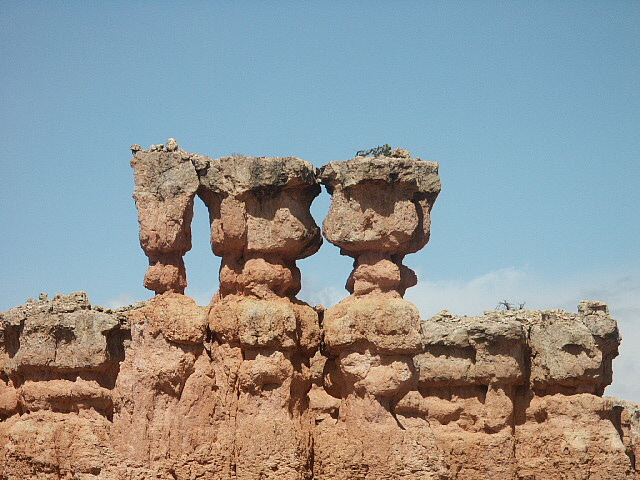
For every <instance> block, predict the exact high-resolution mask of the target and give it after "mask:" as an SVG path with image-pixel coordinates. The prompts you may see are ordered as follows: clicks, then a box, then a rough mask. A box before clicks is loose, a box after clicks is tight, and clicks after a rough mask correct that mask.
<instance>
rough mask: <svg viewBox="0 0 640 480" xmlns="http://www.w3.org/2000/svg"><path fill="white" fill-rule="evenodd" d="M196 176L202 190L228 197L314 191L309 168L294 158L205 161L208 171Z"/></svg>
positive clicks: (312, 169) (239, 157) (312, 171)
mask: <svg viewBox="0 0 640 480" xmlns="http://www.w3.org/2000/svg"><path fill="white" fill-rule="evenodd" d="M198 173H199V175H200V183H201V184H202V186H203V187H205V188H206V189H208V190H210V191H212V192H215V193H226V194H228V195H240V194H242V193H245V192H249V191H253V192H256V191H260V190H262V191H264V192H265V193H267V192H270V191H276V192H277V191H279V190H281V189H284V188H286V187H296V186H304V185H308V186H312V187H314V189H316V177H315V170H314V167H313V165H312V164H311V163H309V162H307V161H305V160H302V159H300V158H297V157H273V158H269V157H246V156H244V155H235V156H232V157H222V158H216V159H211V160H209V165H208V167H207V168H206V169H205V170H201V171H199V172H198ZM317 190H318V192H319V191H320V188H319V186H317Z"/></svg>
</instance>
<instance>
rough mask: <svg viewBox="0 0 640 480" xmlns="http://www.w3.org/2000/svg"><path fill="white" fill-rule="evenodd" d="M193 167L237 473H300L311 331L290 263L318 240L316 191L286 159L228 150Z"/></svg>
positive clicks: (308, 174) (313, 318)
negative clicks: (214, 280)
mask: <svg viewBox="0 0 640 480" xmlns="http://www.w3.org/2000/svg"><path fill="white" fill-rule="evenodd" d="M199 173H200V175H201V184H202V188H201V190H200V193H199V194H200V196H201V197H202V199H203V200H204V202H205V203H206V205H207V207H208V209H209V215H210V221H211V245H212V249H213V252H214V253H215V254H216V255H219V256H221V257H222V264H221V268H220V290H219V292H218V293H217V294H216V296H215V297H214V299H213V301H212V303H211V306H210V311H209V327H210V329H211V332H212V333H213V335H214V336H215V340H216V342H217V343H216V345H217V346H216V347H215V348H216V349H217V350H218V352H224V353H223V354H221V355H220V356H221V357H224V358H225V360H224V361H225V363H226V364H227V365H228V366H229V368H228V370H229V372H230V373H229V376H228V381H229V382H231V383H233V384H234V385H235V389H236V391H237V397H235V398H234V399H232V401H235V402H237V405H236V412H237V413H236V417H235V419H233V423H234V425H232V427H233V429H234V445H233V447H232V448H233V449H234V451H235V466H234V469H235V472H236V475H237V478H278V479H302V478H308V472H309V471H310V469H311V461H312V459H311V427H312V425H311V421H310V417H309V414H308V408H307V392H308V390H309V388H310V373H309V358H310V357H311V356H312V355H313V353H314V351H315V350H316V349H317V347H318V345H319V341H320V329H319V321H318V314H317V313H316V311H315V310H314V309H312V308H311V307H309V306H308V305H306V304H304V303H303V302H300V301H298V300H296V298H295V295H296V294H297V293H298V291H299V290H300V272H299V270H298V268H297V267H296V264H295V262H296V260H297V259H300V258H304V257H306V256H309V255H311V254H313V253H315V252H316V251H317V249H318V248H319V247H320V244H321V241H322V240H321V237H320V231H319V228H318V227H317V225H316V224H315V222H314V220H313V218H312V217H311V214H310V212H309V207H310V205H311V202H312V201H313V199H314V198H315V196H316V195H317V194H318V193H319V191H320V186H319V185H318V184H317V183H316V179H315V175H314V169H313V167H312V165H311V164H310V163H308V162H304V161H302V160H300V159H298V158H293V157H288V158H265V157H260V158H252V157H241V156H236V157H226V158H220V159H215V160H211V161H210V162H209V165H208V166H207V168H205V169H203V170H200V171H199Z"/></svg>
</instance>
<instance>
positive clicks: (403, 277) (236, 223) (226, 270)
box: [0, 139, 640, 480]
mask: <svg viewBox="0 0 640 480" xmlns="http://www.w3.org/2000/svg"><path fill="white" fill-rule="evenodd" d="M132 151H133V153H134V158H133V159H132V162H131V163H132V165H133V167H134V172H135V176H136V187H135V188H136V189H135V193H134V198H135V199H136V204H137V206H138V211H139V220H140V240H141V245H142V247H143V249H144V251H145V253H146V254H147V255H148V257H149V261H150V267H149V270H148V271H147V274H146V276H145V280H144V282H145V285H146V286H147V287H148V288H150V289H151V290H154V291H155V292H156V295H155V297H154V298H152V299H151V300H149V301H148V302H145V303H138V304H136V305H133V306H130V307H125V308H121V309H117V310H109V309H103V308H101V307H92V306H91V304H90V303H89V301H88V299H87V296H86V294H84V293H83V292H76V293H73V294H71V295H56V296H55V297H53V298H52V299H51V300H49V299H48V298H47V297H46V295H41V297H40V299H39V300H35V301H34V300H29V301H27V303H25V304H24V305H22V306H20V307H16V308H13V309H11V310H9V311H8V312H3V313H0V365H1V368H0V479H7V480H9V479H12V480H13V479H46V480H49V479H61V478H69V479H82V480H90V479H96V480H97V479H123V480H124V479H126V480H134V479H135V480H142V479H166V480H175V479H185V480H186V479H189V480H191V479H256V480H257V479H292V480H293V479H296V480H298V479H299V480H302V479H305V480H310V479H326V480H329V479H363V480H374V479H375V480H377V479H418V478H420V479H447V480H467V479H468V480H471V479H486V478H499V479H512V480H525V479H526V480H540V479H550V478H566V479H602V480H605V479H606V480H611V479H613V480H618V479H620V480H621V479H633V478H640V475H639V474H638V471H637V469H638V467H637V465H636V459H637V458H638V455H639V454H640V447H639V446H640V407H639V406H638V405H636V404H633V403H630V402H626V401H623V400H619V399H614V398H608V397H603V396H602V395H603V393H604V390H605V388H606V386H607V385H609V384H610V383H611V379H612V360H613V358H614V357H615V356H616V355H617V353H618V345H619V343H620V335H619V332H618V328H617V324H616V322H615V320H613V319H612V318H611V317H610V316H609V311H608V307H607V306H606V305H605V304H604V303H601V302H590V301H583V302H581V303H580V305H579V306H578V311H577V312H576V313H572V312H566V311H562V310H555V309H552V310H539V311H533V310H493V311H487V312H485V313H484V315H482V316H474V317H469V316H456V315H453V314H451V313H450V312H448V311H442V312H440V313H439V314H437V315H436V316H434V317H432V318H430V319H421V318H420V315H419V312H418V310H417V309H416V307H415V306H414V305H413V304H411V303H410V302H408V301H406V300H405V299H404V298H403V295H404V292H405V290H406V289H407V288H409V287H410V286H412V285H414V284H415V282H416V276H415V274H414V273H413V272H412V271H411V270H410V269H409V268H408V267H406V266H405V265H403V260H404V257H405V256H406V255H408V254H411V253H415V252H417V251H418V250H419V249H421V248H422V247H424V246H425V244H426V243H427V242H428V239H429V234H430V211H431V208H432V207H433V204H434V202H435V200H436V198H437V195H438V192H439V191H440V181H439V178H438V165H437V164H435V163H433V162H424V161H422V160H420V159H415V158H411V157H410V154H409V153H408V152H407V151H406V150H402V149H398V150H396V151H394V152H393V153H391V156H389V157H383V156H378V157H373V158H372V157H356V158H353V159H350V160H347V161H344V162H331V163H329V164H328V165H326V166H325V167H323V168H321V169H319V170H315V169H314V168H313V167H312V166H311V165H310V164H309V163H307V162H305V161H303V160H300V159H298V158H294V157H287V158H266V157H244V156H234V157H223V158H219V159H210V158H207V157H202V156H199V155H195V154H190V153H187V152H185V151H183V150H181V149H179V148H178V145H177V142H175V141H174V140H172V139H171V140H170V141H168V142H167V144H166V146H165V145H155V146H153V147H152V148H151V149H150V150H148V151H143V150H142V149H141V148H140V147H139V146H137V145H134V146H132ZM321 184H324V185H325V187H326V188H327V190H328V191H329V193H330V194H331V195H332V203H331V208H330V211H329V214H328V216H327V218H326V219H325V220H324V222H323V232H324V235H325V237H326V238H327V240H328V241H329V242H331V243H333V244H335V245H336V246H338V247H339V248H340V251H341V253H342V254H344V255H348V256H351V257H352V258H353V259H354V270H353V272H352V273H351V275H350V276H349V278H348V279H347V282H346V287H347V290H348V292H349V296H347V298H345V299H344V300H343V301H342V302H340V303H338V304H337V305H334V306H332V307H331V308H329V309H327V310H325V309H324V308H323V307H321V306H317V307H313V308H312V307H311V306H309V305H307V304H305V303H304V302H301V301H300V300H298V299H296V294H297V293H298V291H299V290H300V272H299V270H298V268H297V266H296V261H297V260H298V259H301V258H304V257H307V256H309V255H312V254H313V253H314V252H315V251H316V250H317V249H318V248H319V246H320V243H321V237H320V229H319V228H318V226H317V225H316V223H315V221H314V219H313V218H312V217H311V215H310V212H309V208H310V205H311V202H312V201H313V199H314V198H315V197H316V196H317V195H318V194H319V192H320V185H321ZM196 196H198V197H199V198H201V199H202V200H203V201H204V202H205V204H206V206H207V208H208V210H209V218H210V224H211V245H212V250H213V253H214V254H216V255H218V256H220V257H222V265H221V268H220V272H219V275H220V286H219V290H218V292H217V293H216V295H215V296H214V298H213V299H212V301H211V303H210V305H208V306H206V307H203V306H198V305H196V303H195V302H194V301H193V300H192V299H190V298H189V297H187V296H185V295H184V294H183V290H184V287H185V285H186V271H185V269H184V263H182V256H183V255H184V253H185V252H186V251H187V250H188V249H189V247H190V242H191V239H190V225H189V224H190V220H191V215H192V205H193V201H194V199H195V197H196Z"/></svg>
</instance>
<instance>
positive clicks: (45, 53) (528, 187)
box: [0, 0, 640, 402]
mask: <svg viewBox="0 0 640 480" xmlns="http://www.w3.org/2000/svg"><path fill="white" fill-rule="evenodd" d="M131 3H132V2H103V3H98V2H77V3H75V2H64V4H62V2H3V14H2V16H1V17H0V52H1V55H0V85H2V87H1V88H0V108H1V116H0V139H1V140H0V145H1V147H2V148H1V149H0V157H1V160H0V225H1V226H2V227H1V230H0V232H1V235H0V272H1V275H0V282H1V284H0V310H8V309H9V308H11V307H13V306H16V305H19V304H22V303H24V301H25V300H27V299H28V298H29V297H37V296H38V294H39V293H40V292H46V293H49V294H50V295H52V294H54V293H56V292H60V293H69V292H72V291H77V290H85V291H87V292H88V294H89V298H90V300H91V301H92V303H93V304H94V305H104V306H117V305H121V304H126V303H130V302H132V301H135V300H141V299H146V298H149V296H150V292H148V291H147V290H145V289H144V288H143V286H142V278H143V275H144V272H145V270H146V267H147V260H146V257H145V255H144V253H143V252H142V250H141V249H140V247H139V244H138V225H137V217H136V210H135V206H134V203H133V200H132V199H131V192H132V189H133V174H132V170H131V168H130V166H129V160H130V157H131V155H130V152H129V149H128V147H129V145H131V144H133V143H139V144H141V145H142V146H143V147H144V148H148V147H149V146H150V145H151V144H155V143H164V142H165V141H166V140H167V138H169V137H175V138H176V139H177V140H178V142H179V143H180V146H181V147H182V148H185V149H186V150H188V151H192V152H198V153H200V154H203V155H208V156H211V157H218V156H223V155H229V154H231V153H242V154H245V155H265V156H288V155H293V156H298V157H300V158H303V159H305V160H309V161H310V162H312V163H313V164H314V165H316V166H320V165H322V164H324V163H326V162H328V161H332V160H345V159H348V158H350V157H352V156H353V155H354V154H355V152H356V151H357V150H360V149H366V148H371V147H375V146H377V145H381V144H384V143H389V144H391V145H392V146H393V147H404V148H407V149H409V150H411V152H412V153H413V154H414V156H419V157H421V158H423V159H428V160H433V161H437V162H439V163H440V175H441V178H442V183H443V190H442V193H441V194H440V197H439V198H438V200H437V202H436V204H435V207H434V210H433V216H432V220H433V223H432V236H431V242H430V243H429V245H427V246H426V247H425V248H424V249H423V250H422V251H421V252H419V253H417V254H414V255H410V256H408V257H407V258H406V259H405V263H406V264H407V265H408V266H410V267H412V268H414V269H415V270H416V271H417V272H418V274H419V278H420V283H419V284H418V285H417V286H416V287H414V288H413V289H411V290H410V291H409V292H408V293H407V298H408V299H409V300H411V301H413V302H415V303H416V304H417V305H418V306H419V307H420V309H421V312H422V315H423V317H429V316H431V315H433V314H435V313H436V312H438V311H439V310H441V309H443V308H446V309H448V310H450V311H452V312H453V313H457V314H481V313H482V311H483V310H486V309H492V308H495V307H496V304H497V303H498V301H500V300H503V299H506V300H509V301H512V302H526V307H527V308H565V309H568V310H571V311H576V306H577V304H578V303H579V301H580V300H582V299H591V300H603V301H606V302H608V303H609V304H610V307H611V311H612V314H613V316H614V317H615V318H617V319H618V320H619V324H620V328H621V331H622V335H623V344H622V347H621V355H620V357H619V358H618V359H617V360H616V362H615V363H614V369H615V375H614V377H615V379H614V385H613V386H612V387H610V388H609V389H608V390H607V393H608V394H612V395H618V396H622V397H625V398H628V399H630V400H634V401H636V402H640V382H639V381H638V379H639V378H640V354H638V347H637V346H638V345H640V189H639V186H640V128H639V125H640V32H639V30H640V27H639V26H640V2H632V1H628V2H617V1H608V2H550V1H544V2H543V1H539V2H459V3H457V2H427V1H416V2H412V1H393V2H392V1H389V2H385V1H380V2H369V1H364V0H363V1H358V2H353V1H344V2H299V1H298V2H286V1H278V2H275V1H274V2H267V1H251V2H250V1H245V2H241V1H236V2H179V3H169V2H136V5H131ZM328 198H329V197H328V195H327V194H326V193H323V194H322V195H321V196H320V197H319V198H318V199H317V200H316V202H315V203H314V206H313V213H314V215H315V218H316V221H317V222H318V223H321V221H322V219H323V217H324V215H325V214H326V211H327V209H328V201H329V200H328ZM195 217H196V218H195V219H194V225H193V233H194V241H193V243H194V248H193V250H192V251H191V252H189V253H188V254H187V256H186V263H187V269H188V270H187V271H188V279H189V287H188V289H187V293H188V294H190V295H191V296H193V297H194V298H196V299H197V301H198V302H199V303H201V304H205V303H207V302H208V300H209V298H210V297H211V295H213V293H214V292H215V290H216V288H217V269H218V265H219V261H218V260H217V258H216V257H214V256H213V254H212V253H211V251H210V249H209V246H208V225H207V219H206V211H205V209H204V207H203V206H202V205H201V204H197V205H196V215H195ZM299 266H300V267H301V270H302V274H303V283H304V287H303V291H302V292H301V294H300V297H301V298H302V299H304V300H307V301H309V302H310V303H323V304H324V305H325V306H329V305H331V304H333V303H335V302H337V301H339V300H340V299H342V298H344V296H346V295H347V293H346V291H345V290H344V289H343V285H344V282H345V280H346V277H347V275H348V273H349V271H350V267H351V262H350V260H349V259H348V258H344V257H340V256H339V254H338V249H337V248H335V247H334V246H332V245H331V244H328V243H326V242H325V245H324V246H323V247H322V249H321V250H320V252H319V253H318V254H316V255H314V256H313V257H311V258H309V259H306V260H303V261H301V262H299Z"/></svg>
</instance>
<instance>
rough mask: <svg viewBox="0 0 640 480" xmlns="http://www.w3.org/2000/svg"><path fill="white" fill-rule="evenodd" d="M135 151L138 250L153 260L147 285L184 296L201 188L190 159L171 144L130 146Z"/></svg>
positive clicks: (133, 160)
mask: <svg viewBox="0 0 640 480" xmlns="http://www.w3.org/2000/svg"><path fill="white" fill-rule="evenodd" d="M131 151H132V153H133V154H134V155H133V158H132V159H131V166H132V167H133V170H134V180H135V188H134V191H133V198H134V200H135V202H136V207H137V208H138V221H139V222H140V246H142V249H143V250H144V253H145V254H146V255H147V257H149V268H148V270H147V273H146V275H145V277H144V286H145V287H146V288H148V289H149V290H153V291H155V292H156V293H157V294H159V293H164V292H169V291H172V292H175V293H184V289H185V287H186V286H187V275H186V272H185V266H184V261H183V259H182V257H183V256H184V254H185V253H187V252H188V251H189V250H191V219H192V217H193V198H194V196H195V194H196V190H197V189H198V185H199V183H198V175H197V173H196V169H195V168H194V165H193V163H192V154H190V153H188V152H185V151H184V150H181V149H178V144H177V143H176V141H175V140H173V139H169V141H167V145H166V147H165V146H163V145H154V146H152V148H151V149H149V150H141V149H140V146H139V145H132V146H131Z"/></svg>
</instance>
